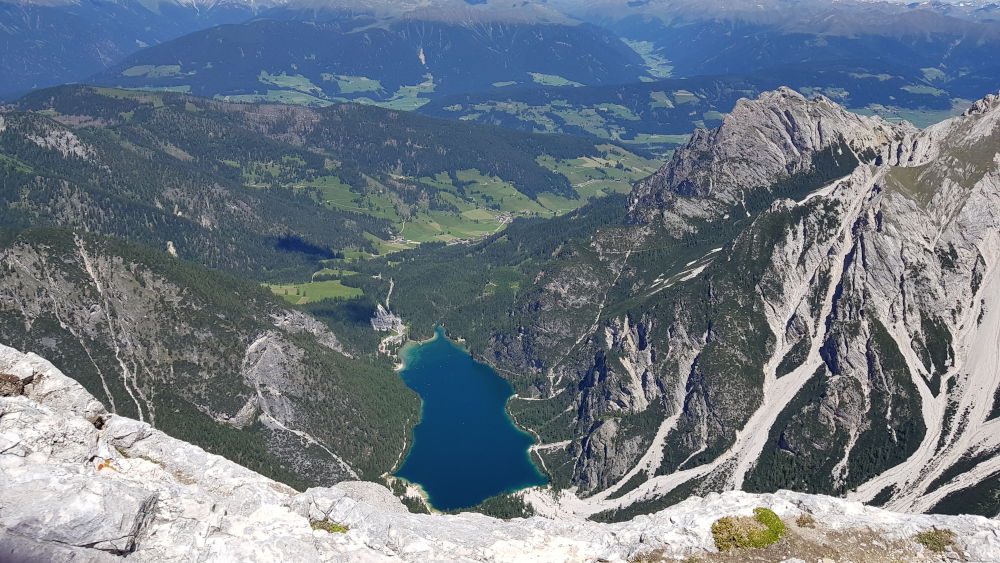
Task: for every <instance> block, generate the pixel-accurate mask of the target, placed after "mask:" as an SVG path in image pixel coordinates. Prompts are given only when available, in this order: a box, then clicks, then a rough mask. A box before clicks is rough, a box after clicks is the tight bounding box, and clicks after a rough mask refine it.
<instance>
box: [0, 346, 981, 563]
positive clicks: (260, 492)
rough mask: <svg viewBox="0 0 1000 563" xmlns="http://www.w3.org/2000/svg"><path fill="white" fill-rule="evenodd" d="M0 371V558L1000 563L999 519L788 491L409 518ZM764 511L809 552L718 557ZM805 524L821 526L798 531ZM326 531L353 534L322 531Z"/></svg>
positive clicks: (47, 379) (29, 370)
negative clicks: (826, 544)
mask: <svg viewBox="0 0 1000 563" xmlns="http://www.w3.org/2000/svg"><path fill="white" fill-rule="evenodd" d="M0 373H2V374H5V375H6V376H7V377H6V378H5V381H7V383H8V385H6V386H5V387H4V390H5V391H4V393H5V395H7V396H3V397H0V483H2V486H0V561H16V562H22V561H28V562H31V561H74V562H81V561H113V560H117V559H119V558H121V557H122V556H126V555H127V556H128V558H129V560H137V561H400V560H403V561H540V562H542V561H544V562H555V561H628V560H636V559H643V560H661V559H665V560H673V559H683V558H687V557H691V556H697V557H699V558H701V560H713V559H716V558H719V557H721V558H722V559H721V560H752V558H753V557H771V559H767V558H765V559H761V560H780V559H786V560H787V561H796V560H802V559H795V558H794V557H800V556H805V557H806V558H807V559H805V560H809V559H808V558H809V557H810V556H815V555H816V554H818V553H820V551H816V552H813V551H812V550H811V547H810V546H811V543H810V542H811V540H810V534H814V535H815V536H816V538H820V536H824V535H825V536H824V537H828V538H838V541H847V542H850V543H854V544H859V545H860V544H864V545H866V546H867V547H870V548H872V549H874V550H876V551H871V552H869V553H879V554H884V555H885V557H886V558H887V560H889V559H890V558H892V557H899V556H905V557H906V559H905V560H938V559H942V558H948V559H954V560H962V559H964V560H966V561H998V560H1000V522H997V521H996V520H991V519H987V518H983V517H979V516H930V515H915V514H898V513H892V512H887V511H883V510H880V509H877V508H872V507H867V506H864V505H861V504H859V503H856V502H848V501H844V500H841V499H837V498H831V497H824V496H815V495H807V494H801V493H792V492H789V491H780V492H778V493H775V494H765V495H752V494H747V493H742V492H730V493H725V494H721V495H718V494H712V495H709V496H707V497H705V498H697V497H692V498H690V499H688V500H686V501H684V502H682V503H680V504H678V505H676V506H673V507H671V508H668V509H666V510H663V511H661V512H658V513H656V514H653V515H650V516H640V517H638V518H636V519H635V520H632V521H631V522H626V523H622V524H598V523H593V522H580V521H560V520H553V519H548V518H541V517H535V518H528V519H515V520H511V521H503V520H497V519H494V518H489V517H486V516H482V515H479V514H471V513H470V514H460V515H457V516H442V515H416V514H410V513H408V512H407V511H406V509H405V508H404V507H403V505H402V504H401V503H400V502H399V501H398V500H397V499H396V498H395V497H393V496H392V494H391V493H390V492H389V491H388V489H386V488H384V487H382V486H380V485H376V484H373V483H362V482H348V483H342V484H339V485H337V486H334V487H329V488H314V489H309V490H308V491H306V492H304V493H299V492H297V491H295V490H292V489H291V488H289V487H287V486H285V485H282V484H280V483H277V482H275V481H272V480H270V479H268V478H266V477H264V476H262V475H259V474H257V473H254V472H252V471H250V470H248V469H246V468H244V467H241V466H239V465H237V464H235V463H232V462H230V461H228V460H226V459H223V458H221V457H219V456H216V455H212V454H209V453H206V452H205V451H204V450H202V449H201V448H198V447H196V446H193V445H191V444H188V443H186V442H182V441H180V440H176V439H174V438H171V437H169V436H167V435H166V434H163V433H162V432H160V431H158V430H154V429H153V428H151V427H150V426H149V425H148V424H145V423H141V422H138V421H135V420H132V419H129V418H124V417H120V416H115V415H112V414H109V413H107V412H106V411H105V410H104V408H103V407H102V406H101V404H100V403H99V402H98V401H97V400H96V399H94V397H93V396H91V395H90V394H89V393H88V392H87V391H85V390H84V389H83V387H81V386H80V385H79V384H78V383H76V382H75V381H73V380H72V379H70V378H68V377H66V376H65V375H63V374H62V373H61V372H60V371H59V370H57V369H56V368H55V367H53V366H52V364H50V363H49V362H47V361H45V360H44V359H42V358H40V357H38V356H36V355H34V354H22V353H20V352H18V351H17V350H14V349H13V348H9V347H6V346H2V345H0ZM15 378H16V379H17V380H18V381H17V382H16V384H15V382H14V379H15ZM757 506H764V507H769V508H771V509H773V510H774V511H775V512H777V513H778V514H779V515H780V516H781V517H782V518H783V519H785V520H786V521H788V522H789V523H790V526H791V527H792V528H794V531H795V533H796V534H797V536H796V538H797V539H798V540H801V541H797V542H788V543H787V545H785V546H784V547H782V546H781V544H780V542H779V544H778V545H777V546H775V548H774V549H776V550H777V551H774V550H772V551H771V552H769V554H764V553H758V554H757V555H756V556H753V555H752V554H750V553H746V554H743V556H741V557H742V558H741V559H732V557H733V556H732V555H729V556H721V555H719V554H716V553H715V548H714V544H713V540H712V537H711V532H710V528H711V525H712V522H714V521H715V520H717V519H718V518H720V517H722V516H727V515H750V514H752V511H753V509H754V508H755V507H757ZM803 513H806V514H809V515H810V516H811V517H812V519H813V520H814V521H815V523H816V527H815V528H810V529H809V530H807V529H806V528H805V527H803V528H801V529H799V528H798V527H796V526H794V524H791V523H793V522H794V521H795V520H796V519H797V518H798V517H799V516H801V515H802V514H803ZM324 520H326V521H331V522H336V523H338V524H341V525H343V526H346V527H347V528H349V531H348V532H347V533H328V532H326V531H322V530H314V529H313V527H312V525H311V523H312V522H316V521H324ZM932 528H947V529H949V530H952V531H954V532H955V534H956V536H955V540H956V546H955V548H954V549H953V550H951V551H949V552H947V553H945V554H944V555H939V554H935V553H932V552H930V551H927V550H926V549H924V548H923V547H921V546H920V545H919V544H917V543H916V542H914V541H912V537H913V535H914V534H917V533H918V532H922V531H926V530H929V529H932ZM851 534H854V535H851ZM845 538H846V539H845ZM866 542H867V543H866ZM813 543H816V544H817V545H818V544H819V543H821V542H820V540H819V539H817V540H816V542H813ZM781 549H784V550H785V552H786V553H782V552H781ZM796 549H798V550H801V551H802V553H796V552H794V551H795V550H796ZM789 550H791V551H789ZM859 553H860V552H859ZM778 555H780V556H781V557H779V558H778V559H774V558H773V557H775V556H778ZM784 555H787V556H788V557H787V558H786V557H784ZM861 557H864V556H861ZM812 560H817V558H816V557H812ZM856 560H857V559H856Z"/></svg>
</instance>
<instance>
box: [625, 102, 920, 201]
mask: <svg viewBox="0 0 1000 563" xmlns="http://www.w3.org/2000/svg"><path fill="white" fill-rule="evenodd" d="M915 132H916V129H915V128H914V127H913V126H911V125H909V124H901V125H896V124H891V123H889V122H887V121H885V120H883V119H881V118H879V117H867V116H862V115H858V114H855V113H852V112H850V111H847V110H846V109H844V108H843V107H841V106H840V105H838V104H836V103H835V102H833V101H832V100H830V99H829V98H826V97H824V96H816V97H814V98H812V99H807V98H806V97H805V96H803V95H801V94H799V93H798V92H796V91H794V90H792V89H791V88H787V87H781V88H778V89H777V90H774V91H770V92H764V93H762V94H761V95H760V96H758V97H757V98H756V99H753V100H750V99H747V98H743V99H741V100H739V101H738V102H737V103H736V106H735V107H734V108H733V111H732V112H730V113H729V114H728V115H727V116H726V117H725V118H724V119H723V121H722V124H721V125H720V126H719V127H718V128H716V129H714V130H711V131H708V130H703V129H700V130H698V131H696V132H695V133H694V135H693V136H692V138H691V140H690V141H689V142H688V143H687V144H686V145H685V146H684V147H681V148H680V149H678V150H677V151H676V152H675V153H674V156H673V158H672V159H671V160H670V161H669V162H668V163H667V164H666V165H664V166H663V167H662V168H661V169H660V170H659V171H657V172H656V173H655V174H654V175H653V176H651V177H649V178H647V179H646V180H644V181H642V182H640V183H639V184H638V185H637V187H636V189H635V190H634V191H633V194H632V212H633V214H636V213H637V212H638V213H639V214H640V215H641V214H642V213H641V211H642V208H643V207H658V206H662V205H663V203H664V202H665V201H666V200H667V199H669V198H670V194H675V195H679V196H698V197H702V198H704V197H708V198H711V199H712V200H714V201H716V202H719V203H722V204H727V205H731V204H734V203H738V202H740V201H741V200H742V198H743V194H744V193H745V192H746V191H748V190H753V189H758V188H762V187H766V186H770V185H772V184H774V183H775V182H776V181H779V180H781V179H783V178H787V177H789V176H791V175H793V174H796V173H799V172H804V171H807V170H809V169H810V168H811V167H812V166H813V158H814V156H815V155H817V154H818V153H820V152H822V151H825V150H834V151H836V152H837V153H838V154H842V153H843V152H844V151H847V150H850V151H853V153H854V154H855V155H857V156H858V157H859V159H861V160H869V159H873V158H874V156H875V153H876V152H877V151H878V149H879V148H880V147H882V146H884V145H886V144H888V143H891V142H893V141H896V140H899V139H902V138H903V137H905V136H906V135H907V134H913V133H915ZM663 192H667V193H663Z"/></svg>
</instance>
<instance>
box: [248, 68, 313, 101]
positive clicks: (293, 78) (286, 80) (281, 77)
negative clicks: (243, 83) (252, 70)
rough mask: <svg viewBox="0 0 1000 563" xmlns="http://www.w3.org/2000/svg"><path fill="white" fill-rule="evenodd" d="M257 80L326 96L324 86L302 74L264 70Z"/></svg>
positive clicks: (305, 92)
mask: <svg viewBox="0 0 1000 563" xmlns="http://www.w3.org/2000/svg"><path fill="white" fill-rule="evenodd" d="M257 80H258V81H260V82H261V83H262V84H269V85H271V86H277V87H278V88H282V89H289V90H294V91H296V92H302V93H304V94H308V95H310V96H315V97H318V98H323V97H325V94H324V93H323V89H322V88H320V87H319V86H316V85H315V84H313V83H312V81H311V80H309V79H308V78H306V77H305V76H302V75H301V74H286V73H284V72H282V73H281V74H270V73H268V72H267V71H265V70H262V71H260V75H259V76H258V77H257Z"/></svg>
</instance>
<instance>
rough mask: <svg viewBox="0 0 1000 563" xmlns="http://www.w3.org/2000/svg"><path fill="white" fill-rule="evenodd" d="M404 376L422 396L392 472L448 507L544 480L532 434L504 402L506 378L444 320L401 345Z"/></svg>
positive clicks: (508, 391) (442, 507)
mask: <svg viewBox="0 0 1000 563" xmlns="http://www.w3.org/2000/svg"><path fill="white" fill-rule="evenodd" d="M400 355H401V357H402V360H403V369H402V370H401V372H400V375H401V376H402V378H403V381H405V382H406V384H407V385H408V386H409V387H410V388H411V389H413V390H414V391H416V392H417V393H418V394H419V395H420V397H421V399H423V409H422V413H421V419H420V423H419V424H417V426H416V427H415V428H414V429H413V444H412V446H411V447H410V451H409V454H408V455H407V456H406V459H405V460H404V461H403V465H402V466H401V467H400V468H399V470H398V471H397V472H396V476H397V477H402V478H403V479H406V480H407V481H409V482H411V483H416V484H419V485H420V486H421V487H423V489H424V492H425V493H427V496H428V498H429V500H430V503H431V506H433V507H434V508H436V509H438V510H443V511H448V510H455V509H459V508H468V507H471V506H475V505H477V504H479V503H480V502H482V501H484V500H486V499H487V498H490V497H492V496H495V495H498V494H503V493H508V492H513V491H517V490H520V489H524V488H527V487H532V486H536V485H544V484H545V483H547V480H546V478H545V476H544V475H542V473H541V472H539V471H538V468H537V467H535V464H534V463H532V461H531V456H530V454H529V453H528V447H529V446H531V444H532V443H533V439H532V437H531V436H530V435H529V434H527V433H526V432H524V431H522V430H521V429H519V428H518V427H517V426H516V425H515V424H514V422H513V421H512V420H511V418H510V416H509V415H508V414H507V411H506V410H505V407H506V404H507V399H509V398H510V396H511V395H513V394H514V388H513V387H512V386H511V384H510V383H509V382H508V381H507V380H505V379H503V378H502V377H500V376H499V375H497V373H496V372H495V371H494V370H493V369H492V368H491V367H489V366H488V365H486V364H482V363H480V362H477V361H475V360H473V359H472V357H471V356H470V355H469V354H468V353H467V352H466V351H465V349H464V348H463V347H462V346H461V345H460V344H458V343H456V342H453V341H452V340H450V339H449V338H448V337H447V336H446V335H445V332H444V329H443V328H442V327H440V326H439V327H437V328H436V329H435V336H434V338H433V339H431V340H428V341H426V342H423V343H421V344H408V345H407V346H405V347H404V348H403V350H402V351H401V352H400Z"/></svg>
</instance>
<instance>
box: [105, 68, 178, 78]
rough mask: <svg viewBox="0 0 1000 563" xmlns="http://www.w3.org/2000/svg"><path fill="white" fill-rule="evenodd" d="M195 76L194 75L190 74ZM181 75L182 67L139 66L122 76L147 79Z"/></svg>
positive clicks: (126, 70)
mask: <svg viewBox="0 0 1000 563" xmlns="http://www.w3.org/2000/svg"><path fill="white" fill-rule="evenodd" d="M190 74H194V73H190ZM180 75H181V65H138V66H133V67H129V68H127V69H125V70H123V71H122V76H129V77H134V76H145V77H146V78H169V77H171V76H180Z"/></svg>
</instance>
